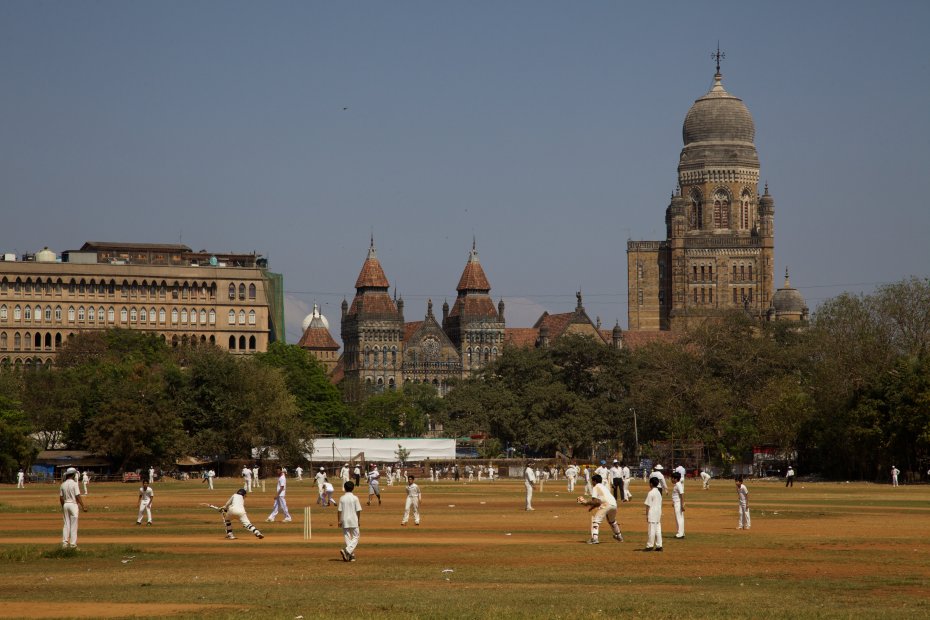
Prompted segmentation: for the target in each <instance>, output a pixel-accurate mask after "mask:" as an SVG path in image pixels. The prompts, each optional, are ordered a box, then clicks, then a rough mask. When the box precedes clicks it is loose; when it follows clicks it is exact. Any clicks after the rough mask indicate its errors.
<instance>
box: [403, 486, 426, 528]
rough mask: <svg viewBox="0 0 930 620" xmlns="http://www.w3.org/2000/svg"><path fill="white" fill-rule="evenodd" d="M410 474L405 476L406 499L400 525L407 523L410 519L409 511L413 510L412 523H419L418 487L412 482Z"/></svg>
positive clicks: (419, 496)
mask: <svg viewBox="0 0 930 620" xmlns="http://www.w3.org/2000/svg"><path fill="white" fill-rule="evenodd" d="M414 479H415V478H414V477H413V476H412V475H410V476H407V501H406V502H405V503H404V518H403V520H402V521H401V522H400V524H401V525H407V520H408V519H410V511H411V509H412V510H413V524H414V525H420V498H421V495H420V487H419V485H417V483H416V482H414Z"/></svg>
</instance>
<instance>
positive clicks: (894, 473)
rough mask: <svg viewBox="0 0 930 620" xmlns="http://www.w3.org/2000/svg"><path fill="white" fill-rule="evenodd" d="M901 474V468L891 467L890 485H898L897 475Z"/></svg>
mask: <svg viewBox="0 0 930 620" xmlns="http://www.w3.org/2000/svg"><path fill="white" fill-rule="evenodd" d="M900 474H901V470H900V469H898V468H897V467H892V468H891V486H893V487H896V486H898V476H899V475H900Z"/></svg>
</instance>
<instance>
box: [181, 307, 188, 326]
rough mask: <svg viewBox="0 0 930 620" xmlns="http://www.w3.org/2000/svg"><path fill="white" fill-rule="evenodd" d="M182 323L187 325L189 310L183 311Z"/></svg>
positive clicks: (183, 309)
mask: <svg viewBox="0 0 930 620" xmlns="http://www.w3.org/2000/svg"><path fill="white" fill-rule="evenodd" d="M181 322H182V323H187V308H182V309H181Z"/></svg>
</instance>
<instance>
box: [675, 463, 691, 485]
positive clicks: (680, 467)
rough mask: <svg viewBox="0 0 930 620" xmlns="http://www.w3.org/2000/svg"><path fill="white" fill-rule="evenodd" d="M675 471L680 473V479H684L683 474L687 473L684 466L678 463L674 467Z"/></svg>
mask: <svg viewBox="0 0 930 620" xmlns="http://www.w3.org/2000/svg"><path fill="white" fill-rule="evenodd" d="M675 471H677V472H678V473H679V474H681V479H682V481H684V479H685V474H687V473H688V472H686V471H685V468H684V466H682V465H679V466H678V467H676V468H675Z"/></svg>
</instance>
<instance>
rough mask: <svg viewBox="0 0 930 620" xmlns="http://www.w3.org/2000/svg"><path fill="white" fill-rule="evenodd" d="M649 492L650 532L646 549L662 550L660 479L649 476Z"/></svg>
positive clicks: (647, 498)
mask: <svg viewBox="0 0 930 620" xmlns="http://www.w3.org/2000/svg"><path fill="white" fill-rule="evenodd" d="M649 486H650V487H651V488H650V489H649V493H647V494H646V501H645V502H643V503H644V504H646V523H647V525H648V527H649V534H648V537H647V538H646V551H652V550H656V551H662V491H660V490H659V479H658V478H649Z"/></svg>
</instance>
